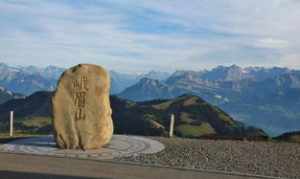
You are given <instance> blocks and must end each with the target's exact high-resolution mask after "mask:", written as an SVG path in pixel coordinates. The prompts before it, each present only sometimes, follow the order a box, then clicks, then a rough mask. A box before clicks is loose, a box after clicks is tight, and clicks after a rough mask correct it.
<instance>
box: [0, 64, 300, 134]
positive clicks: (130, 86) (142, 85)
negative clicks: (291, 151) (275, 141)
mask: <svg viewBox="0 0 300 179" xmlns="http://www.w3.org/2000/svg"><path fill="white" fill-rule="evenodd" d="M63 71H64V69H63V68H58V67H54V66H50V67H47V68H43V69H42V68H37V67H34V66H29V67H10V66H8V65H6V64H3V63H2V64H0V86H2V87H4V88H6V89H8V90H10V91H12V92H14V93H22V94H25V95H29V94H31V93H33V92H35V91H40V90H48V91H52V90H53V89H54V88H55V85H56V82H57V79H58V78H59V76H60V74H61V73H62V72H63ZM110 74H111V83H112V88H111V93H112V94H117V95H118V96H119V97H122V98H126V99H130V100H134V101H145V100H153V99H166V98H173V97H176V96H180V95H183V94H186V93H188V94H193V95H197V96H199V97H202V98H203V99H205V100H206V101H208V102H210V103H212V104H214V105H217V106H218V107H220V108H221V109H223V110H224V111H225V112H227V113H229V114H230V115H231V116H233V117H234V118H235V119H237V120H240V121H243V122H245V123H246V124H249V125H254V126H257V127H260V128H263V129H264V130H266V131H267V132H269V133H271V134H274V135H275V134H280V133H283V132H287V131H295V130H299V129H300V112H299V110H298V109H300V71H298V70H291V69H287V68H278V67H274V68H262V67H249V68H241V67H239V66H236V65H232V66H229V67H225V66H218V67H216V68H214V69H212V70H201V71H176V72H174V73H173V74H170V73H167V72H155V71H151V72H149V73H146V74H139V75H138V74H123V73H121V72H115V71H111V72H110Z"/></svg>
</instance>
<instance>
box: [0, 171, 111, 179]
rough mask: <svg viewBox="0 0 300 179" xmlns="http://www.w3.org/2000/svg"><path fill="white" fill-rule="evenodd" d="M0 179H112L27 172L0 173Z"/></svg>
mask: <svg viewBox="0 0 300 179" xmlns="http://www.w3.org/2000/svg"><path fill="white" fill-rule="evenodd" d="M0 178H1V179H89V178H90V179H96V178H97V179H112V178H103V177H79V176H67V175H53V174H44V173H29V172H15V171H0Z"/></svg>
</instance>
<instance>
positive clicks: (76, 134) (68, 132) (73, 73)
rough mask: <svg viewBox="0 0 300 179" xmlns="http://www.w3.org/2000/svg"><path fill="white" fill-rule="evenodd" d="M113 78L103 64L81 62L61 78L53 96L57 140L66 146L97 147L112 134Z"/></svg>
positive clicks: (62, 146)
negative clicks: (111, 98) (111, 101)
mask: <svg viewBox="0 0 300 179" xmlns="http://www.w3.org/2000/svg"><path fill="white" fill-rule="evenodd" d="M109 91H110V78H109V75H108V73H107V72H106V71H105V70H104V69H103V68H102V67H100V66H96V65H89V64H80V65H77V66H75V67H72V68H70V69H69V70H66V71H65V72H64V73H63V74H62V76H61V77H60V80H59V83H58V86H57V89H56V92H55V94H54V96H53V98H52V105H53V117H54V121H53V123H54V131H55V139H56V143H57V145H58V146H59V147H60V148H63V149H83V150H86V149H98V148H101V147H102V146H103V145H105V144H107V143H108V142H109V141H110V139H111V137H112V134H113V123H112V119H111V113H112V111H111V107H110V101H109Z"/></svg>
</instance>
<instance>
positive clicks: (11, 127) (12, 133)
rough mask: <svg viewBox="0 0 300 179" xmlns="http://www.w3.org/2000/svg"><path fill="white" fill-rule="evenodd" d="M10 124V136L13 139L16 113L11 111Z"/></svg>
mask: <svg viewBox="0 0 300 179" xmlns="http://www.w3.org/2000/svg"><path fill="white" fill-rule="evenodd" d="M9 122H10V125H9V126H10V127H9V135H10V136H11V137H12V136H13V135H14V111H10V117H9Z"/></svg>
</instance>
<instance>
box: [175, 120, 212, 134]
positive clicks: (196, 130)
mask: <svg viewBox="0 0 300 179" xmlns="http://www.w3.org/2000/svg"><path fill="white" fill-rule="evenodd" d="M175 131H176V133H177V134H178V135H179V136H181V137H191V138H195V137H201V136H205V135H211V134H215V133H216V132H215V130H214V129H213V128H212V127H211V125H210V124H209V123H206V122H203V123H201V125H197V126H196V125H188V124H183V125H179V126H177V127H176V129H175Z"/></svg>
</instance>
